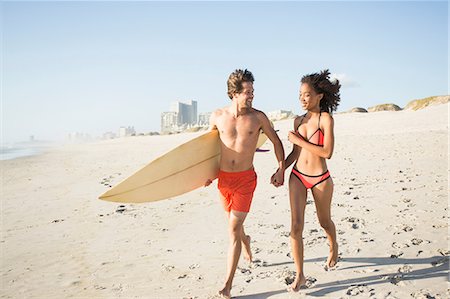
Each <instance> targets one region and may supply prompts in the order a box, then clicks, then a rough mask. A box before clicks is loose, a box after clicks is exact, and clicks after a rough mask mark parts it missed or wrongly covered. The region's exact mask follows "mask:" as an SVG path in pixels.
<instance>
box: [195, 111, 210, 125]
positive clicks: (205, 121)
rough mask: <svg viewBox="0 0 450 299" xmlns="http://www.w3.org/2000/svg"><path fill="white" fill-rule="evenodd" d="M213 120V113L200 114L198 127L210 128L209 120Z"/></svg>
mask: <svg viewBox="0 0 450 299" xmlns="http://www.w3.org/2000/svg"><path fill="white" fill-rule="evenodd" d="M210 118H211V112H203V113H199V114H198V123H197V124H198V125H199V126H209V119H210Z"/></svg>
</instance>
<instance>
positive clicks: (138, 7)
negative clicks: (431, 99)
mask: <svg viewBox="0 0 450 299" xmlns="http://www.w3.org/2000/svg"><path fill="white" fill-rule="evenodd" d="M448 14H449V5H448V2H447V1H433V2H428V1H403V2H387V1H386V2H382V1H381V2H369V1H364V2H356V1H345V2H340V1H334V2H322V1H316V2H312V1H308V2H302V1H298V2H257V1H250V2H207V1H205V2H151V1H149V2H145V1H140V2H137V1H136V2H127V1H117V2H88V1H80V2H74V1H72V2H65V1H50V2H33V1H31V2H25V1H24V2H21V1H17V2H13V1H6V2H5V1H3V2H1V3H0V16H1V23H0V24H1V25H0V26H1V40H2V57H1V63H2V73H1V78H2V79H1V80H2V82H1V84H2V85H1V86H2V88H1V109H2V112H1V113H2V115H1V117H2V136H1V141H2V143H10V142H18V141H26V140H28V139H29V137H30V136H34V138H35V140H64V138H65V136H67V134H69V133H70V132H83V133H87V134H90V135H92V136H102V134H104V133H105V132H110V131H113V132H116V131H117V130H118V128H119V127H121V126H134V128H135V130H136V132H152V131H153V132H155V131H156V132H159V131H160V125H161V118H160V115H161V113H162V112H164V111H167V107H169V105H170V103H171V102H174V101H182V99H195V100H196V101H198V107H197V109H198V112H199V113H204V112H211V111H214V110H215V109H217V108H219V107H223V106H226V105H228V104H229V103H230V100H229V98H228V97H227V87H226V81H227V78H228V76H229V74H230V73H231V72H232V71H234V70H235V69H237V68H242V69H243V68H248V69H249V70H250V71H252V72H253V74H254V76H255V79H256V80H255V84H254V87H255V100H254V106H255V107H256V108H258V109H261V110H263V111H265V112H267V111H274V110H288V111H292V112H293V113H296V114H300V113H302V110H301V108H300V105H299V103H298V90H299V81H300V79H301V77H302V76H303V75H305V74H308V73H312V72H316V71H320V70H323V69H325V68H329V69H330V71H331V73H332V74H333V76H335V77H337V78H338V79H340V81H341V83H342V89H341V105H340V107H339V110H338V111H346V110H349V109H351V108H353V107H363V108H367V107H370V106H373V105H376V104H382V103H395V104H397V105H399V106H401V107H404V106H405V105H406V103H407V102H408V101H411V100H414V99H419V98H424V97H428V96H435V95H445V94H448V93H449V86H448V82H449V77H448V69H449V60H448V24H449V23H448Z"/></svg>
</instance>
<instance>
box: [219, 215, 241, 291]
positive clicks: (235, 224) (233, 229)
mask: <svg viewBox="0 0 450 299" xmlns="http://www.w3.org/2000/svg"><path fill="white" fill-rule="evenodd" d="M245 217H247V213H245V212H238V211H234V210H232V211H231V212H230V214H229V218H228V231H229V232H228V233H229V237H230V247H229V248H228V262H227V277H226V281H225V286H224V287H223V289H222V290H220V291H219V294H220V295H222V296H224V297H226V298H231V295H230V292H231V287H232V284H233V278H234V273H235V272H236V268H237V264H238V261H239V256H240V255H241V247H242V244H241V242H242V233H243V228H242V225H243V224H244V220H245Z"/></svg>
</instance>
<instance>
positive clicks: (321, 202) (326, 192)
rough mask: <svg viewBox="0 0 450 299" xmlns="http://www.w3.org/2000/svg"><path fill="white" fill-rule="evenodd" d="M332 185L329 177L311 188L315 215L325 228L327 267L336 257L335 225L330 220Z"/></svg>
mask: <svg viewBox="0 0 450 299" xmlns="http://www.w3.org/2000/svg"><path fill="white" fill-rule="evenodd" d="M333 187H334V184H333V180H332V179H331V177H330V178H328V179H327V180H325V181H323V182H322V183H320V184H318V185H316V186H315V187H313V188H312V189H311V190H312V194H313V196H314V203H315V204H316V210H317V217H318V218H319V223H320V226H321V227H322V228H323V229H324V230H325V233H326V234H327V238H328V242H329V244H330V254H329V256H328V259H327V267H328V268H330V267H334V266H335V265H336V263H337V258H338V244H337V240H336V227H335V225H334V222H333V221H332V220H331V199H332V197H333Z"/></svg>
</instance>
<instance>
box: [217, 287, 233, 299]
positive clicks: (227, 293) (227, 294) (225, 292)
mask: <svg viewBox="0 0 450 299" xmlns="http://www.w3.org/2000/svg"><path fill="white" fill-rule="evenodd" d="M219 296H220V298H225V299H231V288H228V287H227V286H225V287H224V288H223V289H221V290H220V291H219Z"/></svg>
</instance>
